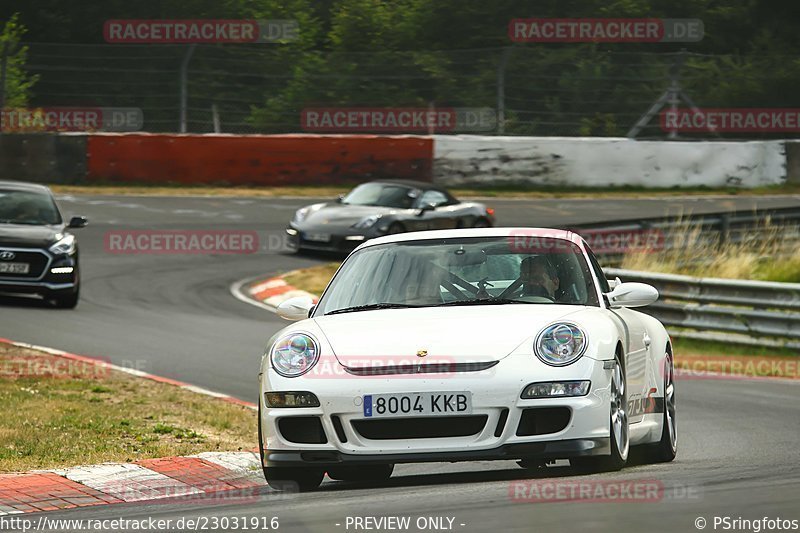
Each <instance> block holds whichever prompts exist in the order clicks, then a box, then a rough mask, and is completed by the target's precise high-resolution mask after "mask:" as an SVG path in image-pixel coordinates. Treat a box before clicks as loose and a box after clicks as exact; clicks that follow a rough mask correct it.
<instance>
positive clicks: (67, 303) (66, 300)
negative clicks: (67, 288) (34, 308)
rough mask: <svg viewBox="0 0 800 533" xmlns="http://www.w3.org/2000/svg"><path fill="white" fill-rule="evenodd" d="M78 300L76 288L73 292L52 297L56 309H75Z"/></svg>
mask: <svg viewBox="0 0 800 533" xmlns="http://www.w3.org/2000/svg"><path fill="white" fill-rule="evenodd" d="M79 299H80V289H79V288H78V287H76V288H75V291H74V292H70V293H66V294H57V295H55V296H53V305H54V306H55V307H57V308H58V309H75V307H76V306H77V305H78V300H79Z"/></svg>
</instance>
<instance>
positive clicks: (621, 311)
mask: <svg viewBox="0 0 800 533" xmlns="http://www.w3.org/2000/svg"><path fill="white" fill-rule="evenodd" d="M587 252H588V255H589V262H590V263H591V266H592V270H594V272H595V275H596V276H597V279H598V281H599V282H600V286H601V290H602V291H603V292H609V291H610V287H609V285H608V280H607V279H606V275H605V273H604V272H603V269H602V268H600V263H599V262H598V261H597V258H596V257H595V256H594V253H592V251H591V250H589V249H588V247H587ZM608 311H609V313H611V315H612V316H613V317H614V318H615V319H616V320H615V321H616V322H617V323H618V324H620V328H621V329H622V332H623V337H624V338H623V348H624V349H625V376H626V380H627V385H628V419H629V420H630V422H631V423H636V422H639V421H641V420H642V418H643V416H644V406H645V404H646V395H647V392H648V391H646V390H645V387H646V385H647V380H646V376H647V361H648V359H649V357H648V355H649V350H650V337H649V335H648V333H647V328H646V327H645V324H644V321H643V320H642V314H641V313H639V312H638V311H634V310H632V309H626V308H624V307H621V308H617V309H609V310H608Z"/></svg>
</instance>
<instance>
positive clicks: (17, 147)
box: [0, 133, 87, 183]
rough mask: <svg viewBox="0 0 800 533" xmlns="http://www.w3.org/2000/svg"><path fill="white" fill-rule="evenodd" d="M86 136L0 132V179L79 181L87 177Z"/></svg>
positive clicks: (52, 181)
mask: <svg viewBox="0 0 800 533" xmlns="http://www.w3.org/2000/svg"><path fill="white" fill-rule="evenodd" d="M86 137H87V136H86V135H84V134H61V135H56V134H52V133H28V134H0V179H13V180H20V181H38V182H41V183H79V182H81V181H82V180H83V179H84V177H85V176H86Z"/></svg>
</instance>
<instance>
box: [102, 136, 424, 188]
mask: <svg viewBox="0 0 800 533" xmlns="http://www.w3.org/2000/svg"><path fill="white" fill-rule="evenodd" d="M87 157H88V162H87V175H86V177H87V181H88V182H92V181H94V182H98V181H105V182H126V183H137V182H138V183H151V184H153V183H181V184H195V183H204V184H231V185H300V184H303V185H327V184H339V183H345V182H356V181H368V180H370V179H376V178H390V177H391V178H405V179H417V180H423V181H431V169H432V161H433V140H432V139H431V138H427V137H415V136H389V135H385V136H378V135H245V136H234V135H158V134H93V135H89V139H88V143H87Z"/></svg>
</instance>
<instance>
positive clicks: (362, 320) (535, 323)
mask: <svg viewBox="0 0 800 533" xmlns="http://www.w3.org/2000/svg"><path fill="white" fill-rule="evenodd" d="M584 309H586V308H585V307H581V306H574V305H554V304H510V305H492V306H468V307H439V308H435V307H431V308H419V309H382V310H376V311H360V312H355V313H344V314H340V315H329V316H321V317H315V318H314V322H315V323H316V325H317V326H318V327H319V330H320V331H321V332H322V334H323V335H324V337H325V339H326V340H327V341H328V344H329V345H330V347H331V348H332V350H333V352H334V355H335V356H336V358H337V359H338V360H339V362H340V363H341V364H343V365H344V366H348V367H363V366H365V365H377V366H393V365H396V364H432V363H456V362H480V361H498V360H500V359H502V358H504V357H506V356H508V355H510V354H511V353H512V352H514V351H515V350H516V349H517V348H518V347H520V346H521V345H523V344H524V343H526V342H527V341H529V340H532V338H533V337H535V336H536V335H537V334H538V333H539V331H541V330H542V328H544V327H545V326H547V325H548V324H550V323H551V322H554V321H556V320H560V319H563V318H564V317H566V316H567V315H572V314H575V313H579V312H580V311H582V310H584ZM525 349H526V351H527V350H528V349H529V348H528V347H526V348H525ZM421 350H425V351H427V354H426V355H425V356H424V357H419V356H418V355H417V354H418V352H419V351H421ZM384 361H385V362H386V364H385V365H383V364H382V363H383V362H384Z"/></svg>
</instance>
